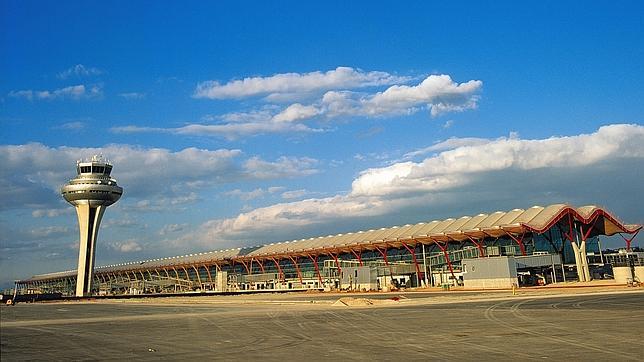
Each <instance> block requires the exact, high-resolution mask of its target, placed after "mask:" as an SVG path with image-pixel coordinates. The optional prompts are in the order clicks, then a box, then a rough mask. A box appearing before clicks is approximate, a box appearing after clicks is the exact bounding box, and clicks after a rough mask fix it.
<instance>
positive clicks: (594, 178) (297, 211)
mask: <svg viewBox="0 0 644 362" xmlns="http://www.w3.org/2000/svg"><path fill="white" fill-rule="evenodd" d="M451 143H452V145H451V146H450V147H448V148H449V149H447V150H444V151H442V152H440V153H438V154H435V155H432V156H430V157H428V158H426V159H424V160H422V161H420V162H400V163H396V164H394V165H391V166H388V167H383V168H374V169H368V170H365V171H363V172H362V173H361V174H360V175H359V176H358V177H357V178H356V179H355V180H354V181H353V183H352V189H351V191H350V192H349V193H348V194H346V195H336V196H333V197H327V198H318V199H307V200H302V201H296V202H290V203H279V204H275V205H271V206H267V207H262V208H257V209H254V210H251V211H248V212H244V213H241V214H239V215H238V216H237V217H233V218H229V219H223V220H212V221H209V222H206V223H204V224H203V225H202V226H201V229H200V230H199V232H198V233H199V235H205V237H203V238H202V240H203V242H204V243H206V244H208V243H212V242H229V243H231V242H232V241H235V240H236V241H238V242H239V241H248V240H257V241H261V240H262V239H263V240H267V239H270V238H275V237H280V236H281V235H285V236H284V237H288V235H294V234H295V235H297V234H296V233H301V232H302V230H309V229H310V228H311V227H313V226H315V225H322V224H326V225H330V226H332V225H334V224H337V223H339V222H345V221H346V220H356V219H360V218H365V217H369V218H378V217H380V216H383V217H384V216H386V215H389V216H393V215H403V214H405V213H406V212H407V213H410V210H414V211H413V212H411V213H410V215H411V216H410V217H417V215H418V212H419V210H422V212H424V213H425V214H432V212H434V213H437V212H440V211H443V210H447V209H448V208H450V207H451V208H454V205H459V206H458V207H460V208H462V207H463V206H464V204H470V205H472V204H477V203H480V202H484V203H485V204H486V205H488V206H487V207H488V208H489V207H499V206H500V205H506V204H509V206H508V207H529V206H531V205H532V204H533V203H539V204H544V203H550V202H552V203H554V202H569V201H570V200H582V201H581V202H583V203H600V204H604V205H605V204H606V203H628V202H632V200H633V197H634V198H635V199H639V200H640V201H639V202H641V196H640V195H638V193H637V191H638V190H640V189H641V179H640V178H638V177H635V179H632V178H629V177H623V178H619V179H615V178H613V177H609V176H608V175H606V173H607V172H608V173H611V172H620V171H621V172H627V173H628V172H630V174H634V175H641V173H642V172H644V147H643V146H642V145H644V126H641V125H626V124H621V125H610V126H604V127H601V128H599V129H598V130H597V131H596V132H594V133H591V134H581V135H577V136H567V137H551V138H547V139H533V140H531V139H519V138H518V137H507V138H500V139H495V140H488V141H487V142H484V143H482V142H478V141H477V142H474V143H472V142H471V141H468V142H464V143H463V144H462V145H457V143H458V142H456V141H455V140H452V141H451ZM444 147H447V146H444ZM441 148H442V147H437V148H436V149H437V150H438V149H441ZM625 165H628V167H625ZM615 183H619V184H620V185H622V186H620V189H622V190H621V191H620V192H624V193H625V195H626V196H625V197H626V198H623V197H622V199H620V200H615V196H614V195H615V192H616V190H615V189H614V188H615V185H614V184H615ZM627 190H630V192H629V191H627ZM633 192H634V193H633ZM637 202H638V201H635V203H637ZM470 207H471V206H470ZM432 210H434V211H432ZM483 211H485V210H483ZM486 211H492V210H489V209H487V210H486ZM414 215H416V216H414ZM443 217H444V216H443ZM387 220H389V219H387ZM386 222H388V223H390V222H391V221H386ZM334 227H335V228H336V230H337V226H334Z"/></svg>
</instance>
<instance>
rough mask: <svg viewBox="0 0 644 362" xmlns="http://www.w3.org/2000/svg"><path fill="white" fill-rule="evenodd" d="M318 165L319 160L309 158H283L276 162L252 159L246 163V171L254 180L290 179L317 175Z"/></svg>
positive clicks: (257, 158)
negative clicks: (316, 166)
mask: <svg viewBox="0 0 644 362" xmlns="http://www.w3.org/2000/svg"><path fill="white" fill-rule="evenodd" d="M316 164H317V160H315V159H313V158H309V157H286V156H282V157H280V158H278V159H277V161H274V162H271V161H265V160H262V159H261V158H259V157H251V158H249V159H248V160H246V162H244V169H245V170H246V172H247V173H248V174H249V175H250V176H252V178H254V179H272V178H289V177H294V176H305V175H306V176H308V175H313V174H316V173H317V172H318V170H317V169H316V168H315V165H316Z"/></svg>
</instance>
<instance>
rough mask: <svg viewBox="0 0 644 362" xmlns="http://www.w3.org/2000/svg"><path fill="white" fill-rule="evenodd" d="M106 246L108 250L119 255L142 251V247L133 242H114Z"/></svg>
mask: <svg viewBox="0 0 644 362" xmlns="http://www.w3.org/2000/svg"><path fill="white" fill-rule="evenodd" d="M107 245H108V247H109V248H110V249H112V250H115V251H118V252H121V253H133V252H137V251H141V250H143V247H141V245H140V244H139V243H138V242H136V241H135V240H125V241H115V242H111V243H108V244H107Z"/></svg>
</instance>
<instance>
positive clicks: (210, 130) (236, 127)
mask: <svg viewBox="0 0 644 362" xmlns="http://www.w3.org/2000/svg"><path fill="white" fill-rule="evenodd" d="M110 131H111V132H114V133H151V132H152V133H169V134H176V135H189V136H220V137H224V138H226V139H229V140H235V139H238V138H240V137H244V136H254V135H260V134H268V133H315V132H323V130H322V129H316V128H311V127H308V126H306V125H304V124H298V123H289V122H245V123H241V122H240V123H226V124H213V125H208V124H189V125H186V126H183V127H178V128H158V127H139V126H132V125H129V126H121V127H112V128H110Z"/></svg>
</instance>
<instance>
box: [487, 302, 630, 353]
mask: <svg viewBox="0 0 644 362" xmlns="http://www.w3.org/2000/svg"><path fill="white" fill-rule="evenodd" d="M534 300H535V299H527V300H525V301H522V302H518V303H515V304H514V305H513V306H512V307H511V308H510V311H511V312H512V310H513V309H514V310H516V309H517V308H518V307H519V306H520V305H522V304H524V303H527V302H529V301H534ZM509 302H510V301H505V302H501V303H496V304H493V305H491V306H490V307H488V308H487V309H486V310H485V313H484V315H485V318H486V319H488V320H490V321H492V322H495V323H497V324H499V325H501V326H504V327H506V328H509V329H511V330H513V331H516V332H519V333H522V334H529V335H532V336H536V337H543V338H545V339H548V340H550V341H553V342H555V343H560V344H567V345H571V346H574V347H578V348H579V347H581V348H585V349H589V350H594V351H597V352H601V353H608V354H615V355H620V356H621V357H623V358H627V359H633V360H639V358H637V356H633V355H632V354H630V353H624V352H621V351H615V350H608V349H606V348H600V347H595V346H593V345H589V344H586V343H583V342H581V341H568V340H566V339H559V338H556V337H553V336H551V335H548V334H545V333H540V332H536V331H532V330H530V329H527V328H523V327H518V326H516V325H515V324H513V323H510V322H506V321H504V320H502V319H500V318H498V317H496V316H495V315H494V311H495V310H496V309H498V308H499V307H500V306H502V305H504V304H507V303H509Z"/></svg>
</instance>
